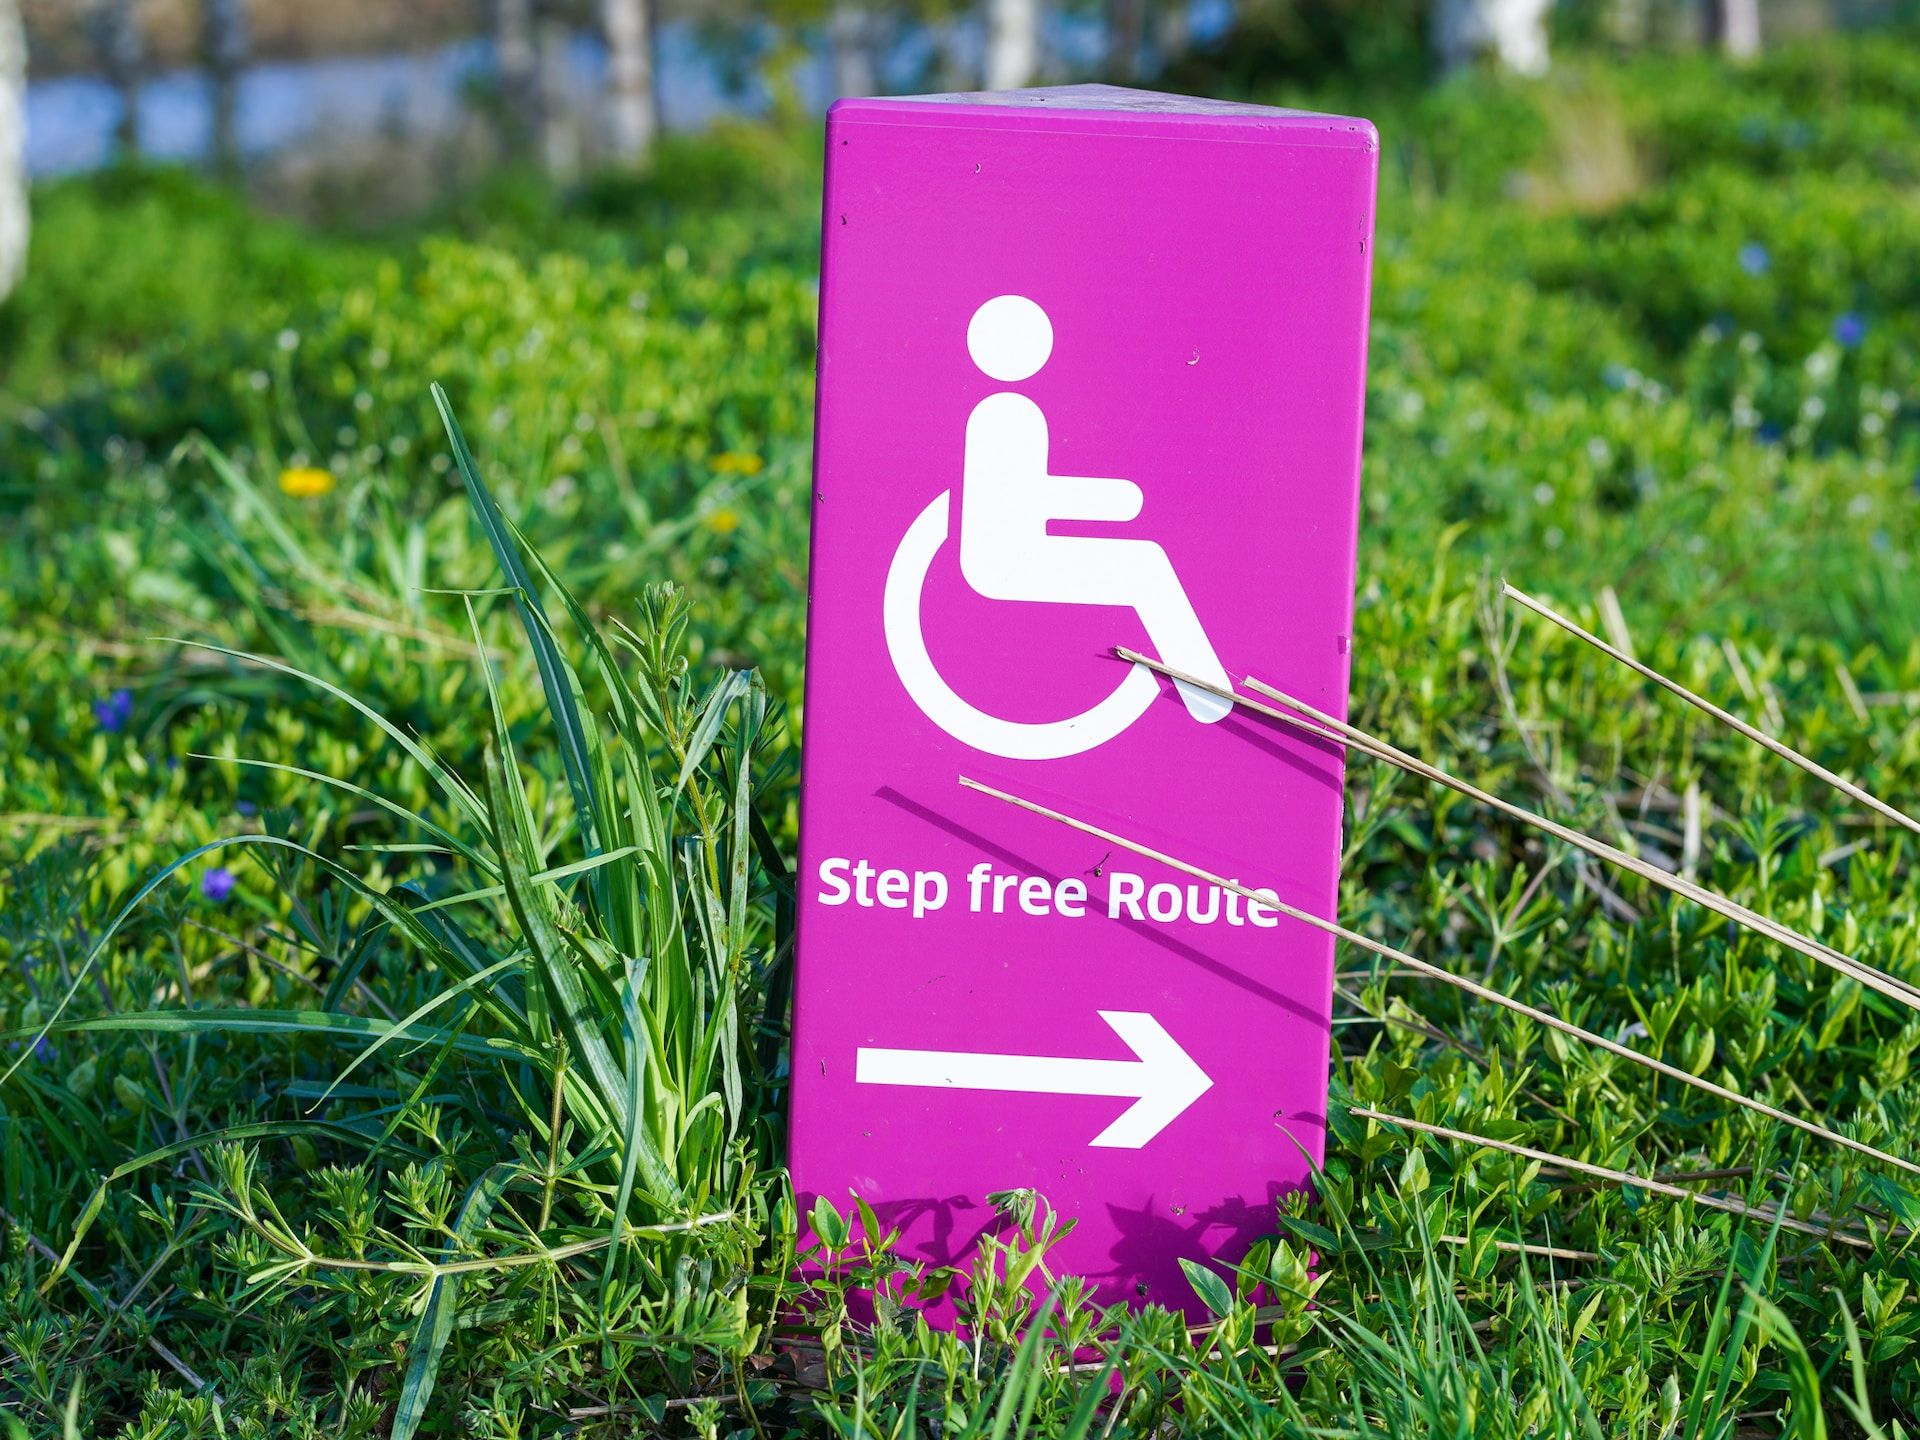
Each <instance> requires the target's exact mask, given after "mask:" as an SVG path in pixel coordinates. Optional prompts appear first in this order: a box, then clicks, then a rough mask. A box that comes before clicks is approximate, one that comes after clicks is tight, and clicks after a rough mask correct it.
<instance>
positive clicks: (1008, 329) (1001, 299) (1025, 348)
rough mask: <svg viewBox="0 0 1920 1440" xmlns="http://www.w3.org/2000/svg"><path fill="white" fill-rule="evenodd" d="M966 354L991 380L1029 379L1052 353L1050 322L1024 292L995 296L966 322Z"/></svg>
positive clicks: (1010, 382)
mask: <svg viewBox="0 0 1920 1440" xmlns="http://www.w3.org/2000/svg"><path fill="white" fill-rule="evenodd" d="M967 353H968V354H969V355H971V356H972V357H973V363H974V364H975V365H977V366H979V367H980V370H981V371H982V372H983V373H984V374H986V375H989V376H991V377H992V378H993V379H995V380H1000V381H1004V382H1006V383H1008V384H1013V383H1015V382H1018V381H1021V380H1030V379H1032V378H1033V377H1034V376H1035V375H1037V374H1039V373H1040V367H1041V366H1043V365H1045V364H1046V363H1047V357H1048V356H1050V355H1052V354H1053V322H1052V321H1051V320H1049V319H1048V318H1047V312H1046V311H1044V310H1042V309H1041V308H1040V307H1039V306H1038V305H1036V304H1035V303H1034V302H1033V301H1031V300H1029V299H1028V298H1027V297H1026V296H1024V295H996V296H995V297H994V298H993V299H991V300H989V301H987V302H986V304H984V305H982V306H981V307H980V308H979V309H978V310H975V311H974V312H973V319H971V320H970V321H968V322H967Z"/></svg>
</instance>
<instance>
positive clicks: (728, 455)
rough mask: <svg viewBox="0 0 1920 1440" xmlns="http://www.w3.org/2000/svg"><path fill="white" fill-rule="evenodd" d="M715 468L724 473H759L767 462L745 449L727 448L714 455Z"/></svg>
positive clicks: (765, 466)
mask: <svg viewBox="0 0 1920 1440" xmlns="http://www.w3.org/2000/svg"><path fill="white" fill-rule="evenodd" d="M713 468H714V469H715V470H716V471H718V472H719V473H720V474H722V475H758V474H759V473H760V472H761V471H762V470H764V469H766V468H767V462H766V461H764V460H762V459H761V458H760V457H759V456H758V455H755V454H752V453H750V452H749V451H745V450H727V451H724V452H722V453H721V454H719V455H716V456H714V457H713Z"/></svg>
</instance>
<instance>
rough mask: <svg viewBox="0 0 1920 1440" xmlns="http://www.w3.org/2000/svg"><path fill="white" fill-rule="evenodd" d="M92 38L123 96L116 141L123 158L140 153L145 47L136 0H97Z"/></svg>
mask: <svg viewBox="0 0 1920 1440" xmlns="http://www.w3.org/2000/svg"><path fill="white" fill-rule="evenodd" d="M93 42H94V48H95V49H96V50H98V51H99V54H100V69H101V70H102V71H103V72H104V73H105V75H106V77H107V83H108V84H109V85H111V86H112V87H113V89H114V93H115V94H117V95H118V96H119V97H120V123H119V124H118V125H117V126H116V127H115V128H114V134H113V138H114V143H115V144H116V145H118V146H119V147H120V154H121V157H122V158H127V157H130V156H134V155H138V154H139V153H140V79H141V71H142V70H143V69H144V68H145V62H146V47H145V46H144V45H143V44H142V43H141V37H140V20H139V17H138V16H137V15H135V14H134V9H133V0H97V3H96V4H95V5H94V9H93Z"/></svg>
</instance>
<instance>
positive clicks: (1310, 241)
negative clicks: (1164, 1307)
mask: <svg viewBox="0 0 1920 1440" xmlns="http://www.w3.org/2000/svg"><path fill="white" fill-rule="evenodd" d="M1056 96H1057V97H1060V98H1059V99H1058V100H1057V101H1056V100H1055V98H1054V97H1056ZM1040 97H1044V98H1045V101H1046V103H1044V104H1041V103H1037V102H1038V99H1039V98H1040ZM1148 101H1152V102H1153V103H1152V104H1151V105H1149V104H1148ZM827 145H828V170H827V187H826V203H825V211H824V258H823V265H822V279H821V338H820V361H819V368H820V393H819V416H818V436H817V440H816V447H817V449H816V466H815V485H814V489H815V493H814V538H813V566H812V580H811V605H810V630H809V639H808V672H807V694H806V710H805V737H806V738H805V759H804V773H803V801H802V807H803V808H802V816H801V837H800V875H799V878H798V888H799V898H800V928H799V946H800V949H799V969H798V988H797V995H796V1008H795V1035H794V1093H793V1106H792V1157H793V1170H794V1179H795V1185H796V1189H797V1191H798V1192H799V1194H800V1197H801V1199H802V1201H803V1204H811V1202H812V1199H813V1197H814V1196H816V1195H825V1196H826V1197H827V1198H829V1199H830V1200H832V1201H834V1202H835V1203H837V1204H840V1205H842V1206H845V1205H846V1204H847V1203H848V1194H849V1192H850V1191H851V1192H854V1193H857V1194H859V1195H860V1196H861V1198H863V1199H865V1200H866V1201H867V1202H869V1203H870V1204H871V1205H873V1207H874V1208H875V1210H876V1211H877V1212H878V1213H879V1215H880V1217H881V1219H882V1220H883V1222H885V1223H887V1224H889V1225H898V1226H901V1227H903V1228H904V1230H905V1241H904V1249H905V1252H906V1253H907V1254H908V1255H910V1256H914V1257H919V1258H925V1259H927V1260H930V1261H933V1262H936V1263H954V1262H959V1263H964V1262H965V1261H966V1259H967V1258H968V1256H969V1255H970V1253H971V1252H972V1250H973V1248H974V1246H975V1242H976V1240H977V1238H978V1237H979V1236H980V1235H981V1234H982V1233H983V1232H985V1231H988V1230H991V1229H993V1228H994V1227H995V1223H996V1222H995V1216H994V1213H993V1211H992V1209H991V1207H990V1206H989V1204H988V1201H987V1198H986V1197H987V1196H988V1195H989V1194H990V1193H992V1192H996V1191H1004V1190H1010V1189H1017V1188H1024V1187H1031V1188H1033V1189H1036V1190H1038V1191H1039V1192H1040V1193H1041V1194H1042V1195H1044V1196H1045V1197H1046V1198H1047V1200H1048V1201H1049V1202H1051V1203H1052V1204H1053V1205H1054V1206H1055V1207H1056V1208H1057V1209H1058V1210H1060V1211H1061V1212H1062V1213H1063V1214H1064V1215H1066V1216H1069V1217H1071V1218H1072V1219H1073V1220H1074V1221H1075V1222H1076V1228H1075V1229H1074V1231H1073V1233H1072V1234H1071V1235H1070V1236H1069V1238H1068V1239H1067V1240H1066V1241H1065V1242H1064V1243H1063V1245H1062V1247H1061V1249H1059V1250H1058V1251H1056V1252H1055V1255H1054V1257H1053V1260H1052V1261H1051V1262H1050V1263H1051V1264H1052V1266H1053V1268H1054V1270H1055V1271H1056V1273H1059V1272H1062V1271H1065V1272H1070V1273H1077V1274H1081V1275H1085V1276H1087V1277H1089V1278H1091V1279H1093V1280H1094V1281H1096V1282H1097V1283H1098V1285H1099V1287H1100V1290H1099V1293H1100V1297H1101V1298H1102V1299H1103V1300H1104V1301H1106V1302H1109V1303H1111V1302H1114V1301H1118V1300H1127V1301H1139V1300H1142V1299H1152V1300H1155V1301H1159V1302H1162V1303H1166V1304H1171V1305H1176V1306H1185V1307H1189V1308H1190V1307H1191V1305H1192V1291H1191V1288H1190V1286H1189V1285H1188V1283H1187V1282H1186V1280H1185V1279H1184V1277H1183V1276H1182V1274H1181V1272H1180V1270H1179V1261H1180V1259H1181V1258H1183V1257H1184V1258H1195V1259H1222V1260H1226V1261H1231V1260H1232V1259H1233V1258H1234V1257H1235V1255H1236V1254H1237V1252H1238V1251H1240V1250H1242V1249H1244V1247H1245V1246H1246V1245H1247V1244H1248V1243H1249V1242H1250V1241H1251V1240H1252V1239H1254V1238H1255V1237H1257V1236H1259V1235H1261V1234H1265V1233H1270V1232H1271V1231H1272V1230H1273V1229H1274V1202H1275V1200H1276V1199H1277V1198H1278V1197H1279V1196H1280V1195H1282V1194H1284V1193H1286V1192H1289V1191H1292V1190H1295V1189H1297V1188H1299V1187H1300V1186H1301V1185H1302V1184H1303V1183H1304V1182H1305V1181H1306V1179H1307V1176H1308V1174H1309V1173H1310V1172H1309V1162H1310V1161H1312V1162H1317V1161H1318V1160H1319V1159H1320V1156H1321V1147H1322V1141H1323V1135H1324V1126H1325V1104H1326V1077H1327V1063H1328V1016H1329V1009H1330V1002H1331V984H1332V976H1331V965H1332V944H1331V941H1330V940H1329V938H1328V937H1327V936H1326V935H1324V934H1323V933H1321V932H1319V931H1316V930H1314V929H1311V928H1309V927H1306V926H1303V925H1300V924H1299V923H1298V922H1296V921H1293V920H1290V919H1286V918H1284V917H1282V916H1281V915H1279V914H1278V913H1277V912H1275V911H1274V910H1272V909H1269V908H1267V907H1265V906H1263V905H1260V904H1257V903H1253V902H1249V901H1246V900H1244V899H1243V898H1242V897H1241V896H1239V895H1238V894H1235V893H1233V892H1230V891H1222V890H1221V889H1218V888H1216V887H1214V886H1211V885H1208V884H1205V883H1200V882H1195V881H1192V880H1190V879H1189V877H1187V876H1185V875H1183V874H1180V873H1177V872H1175V871H1173V870H1171V869H1170V868H1168V867H1164V866H1161V865H1158V864H1155V863H1153V862H1150V861H1147V860H1144V859H1141V858H1140V857H1138V856H1136V855H1134V854H1132V853H1130V852H1128V851H1125V850H1120V851H1117V852H1116V851H1114V850H1113V849H1112V848H1111V847H1108V846H1106V845H1104V844H1101V843H1098V842H1096V841H1095V840H1093V839H1092V838H1090V837H1089V836H1087V835H1085V834H1082V833H1078V832H1075V831H1072V830H1070V829H1067V828H1065V827H1062V826H1060V825H1058V824H1056V823H1054V822H1051V821H1049V820H1046V819H1044V818H1041V817H1037V816H1034V815H1032V814H1028V813H1025V812H1022V811H1019V810H1016V809H1014V808H1012V807H1010V806H1007V805H1005V804H1004V803H1002V802H999V801H996V800H993V799H991V798H988V797H985V796H982V795H980V794H977V793H974V792H971V791H967V790H963V789H961V788H960V787H959V785H958V779H959V777H960V776H961V775H963V774H964V775H968V776H971V777H973V778H975V779H978V780H981V781H984V782H986V783H989V784H992V785H995V786H997V787H999V788H1000V789H1003V790H1006V791H1010V792H1013V793H1015V794H1020V795H1024V796H1026V797H1029V798H1031V799H1033V800H1036V801H1039V802H1041V803H1043V804H1046V805H1050V806H1052V807H1054V808H1056V809H1058V810H1061V811H1064V812H1066V813H1069V814H1073V815H1076V816H1079V817H1081V818H1083V819H1086V820H1088V821H1091V822H1093V823H1095V824H1098V825H1101V826H1104V827H1106V828H1108V829H1110V830H1112V831H1114V832H1115V833H1118V834H1121V835H1124V836H1127V837H1129V838H1132V839H1137V840H1139V841H1142V842H1144V843H1146V844H1148V845H1152V846H1155V847H1157V848H1159V849H1161V850H1162V851H1164V852H1166V853H1168V854H1171V855H1175V856H1178V857H1180V858H1181V859H1184V860H1187V861H1190V862H1191V863H1193V864H1195V865H1198V866H1201V867H1204V868H1206V869H1208V870H1210V871H1212V872H1214V873H1217V874H1221V875H1225V876H1230V877H1233V878H1235V879H1236V880H1238V881H1240V882H1241V883H1243V884H1245V885H1247V886H1248V887H1251V888H1253V889H1255V890H1259V891H1264V892H1268V893H1271V894H1272V895H1274V896H1277V897H1278V898H1280V899H1282V900H1285V901H1286V902H1288V903H1290V904H1293V905H1296V906H1298V907H1300V908H1301V909H1304V910H1308V911H1311V912H1313V913H1316V914H1320V915H1327V916H1331V915H1332V914H1333V912H1334V904H1335V889H1336V878H1337V876H1336V870H1337V862H1338V855H1339V837H1340V785H1341V764H1340V757H1339V755H1338V754H1337V753H1336V752H1334V751H1332V750H1331V749H1329V748H1326V747H1316V746H1315V745H1313V744H1311V743H1309V742H1306V741H1303V740H1301V739H1299V738H1297V737H1295V736H1292V735H1289V734H1286V733H1284V732H1278V731H1276V730H1275V729H1273V728H1272V727H1271V726H1270V725H1268V724H1266V723H1263V722H1259V721H1258V719H1257V717H1249V716H1247V715H1246V714H1245V712H1235V711H1233V710H1232V709H1231V707H1229V706H1228V705H1227V704H1226V703H1225V702H1223V701H1221V700H1219V699H1218V698H1217V697H1215V696H1213V695H1211V694H1209V693H1208V692H1207V691H1206V690H1204V689H1200V688H1198V687H1192V688H1187V687H1181V686H1178V685H1173V684H1169V683H1167V682H1166V681H1164V680H1162V679H1161V678H1160V677H1159V676H1157V675H1156V674H1154V673H1153V672H1152V671H1150V670H1148V669H1146V668H1145V667H1140V666H1130V665H1127V664H1124V663H1122V662H1120V661H1118V660H1116V659H1115V658H1114V656H1113V654H1112V651H1113V647H1115V646H1117V645H1120V646H1129V647H1132V648H1134V649H1137V650H1140V651H1143V652H1146V653H1149V654H1153V655H1156V656H1158V657H1159V658H1160V659H1161V660H1163V661H1164V662H1165V663H1167V664H1169V665H1171V666H1173V667H1175V668H1177V669H1180V670H1182V671H1184V672H1187V673H1188V674H1191V675H1194V676H1198V677H1202V678H1204V679H1208V680H1210V681H1212V682H1214V683H1216V684H1221V685H1226V684H1229V683H1231V682H1233V681H1237V680H1239V679H1240V678H1242V677H1244V676H1246V675H1249V674H1252V675H1256V676H1259V677H1260V678H1262V679H1265V680H1267V681H1269V682H1271V683H1273V684H1275V685H1278V686H1279V687H1280V688H1282V689H1284V690H1287V691H1289V692H1291V693H1294V694H1297V695H1300V696H1301V697H1302V698H1304V699H1306V700H1309V701H1310V702H1312V703H1314V704H1316V705H1319V706H1321V707H1322V708H1324V709H1327V710H1330V711H1332V712H1334V713H1337V714H1343V713H1344V711H1345V706H1346V693H1347V672H1348V648H1349V646H1348V637H1349V633H1350V622H1351V616H1352V599H1353V569H1354V530H1355V520H1356V511H1357V500H1358V472H1359V456H1360V430H1361V406H1362V399H1363V392H1364V376H1365V353H1366V319H1367V294H1368V277H1369V273H1370V264H1369V262H1370V250H1371V240H1372V225H1373V196H1374V176H1375V143H1374V135H1373V130H1372V127H1371V126H1369V125H1367V124H1366V123H1365V122H1364V121H1353V120H1345V119H1340V118H1338V117H1327V116H1312V117H1306V116H1299V115H1296V114H1293V113H1291V112H1281V111H1269V110H1265V109H1263V108H1261V107H1242V106H1217V105H1214V104H1213V103H1212V102H1189V101H1179V100H1176V99H1174V97H1145V98H1137V92H1113V91H1110V90H1107V89H1106V88H1105V87H1074V88H1073V89H1070V90H1067V91H1046V92H1019V93H1016V94H1011V95H989V96H982V97H934V98H930V99H918V100H907V101H901V100H876V101H857V102H842V103H841V104H840V105H838V106H836V107H835V108H834V110H833V112H832V115H831V117H830V119H829V122H828V131H827Z"/></svg>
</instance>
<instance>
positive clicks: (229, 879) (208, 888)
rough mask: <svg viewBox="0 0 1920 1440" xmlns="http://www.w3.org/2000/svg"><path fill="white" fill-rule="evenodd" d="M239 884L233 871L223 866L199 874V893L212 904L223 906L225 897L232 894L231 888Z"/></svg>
mask: <svg viewBox="0 0 1920 1440" xmlns="http://www.w3.org/2000/svg"><path fill="white" fill-rule="evenodd" d="M239 883H240V882H239V880H238V879H237V878H236V877H235V875H234V873H233V871H231V870H229V869H228V868H227V867H226V866H224V865H215V866H213V867H212V868H211V869H209V870H206V871H203V872H202V873H201V876H200V893H201V894H202V895H204V896H206V898H207V899H209V900H211V901H213V903H214V904H216V905H224V904H225V903H226V901H227V897H228V896H230V895H232V894H233V887H234V886H235V885H237V884H239Z"/></svg>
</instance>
